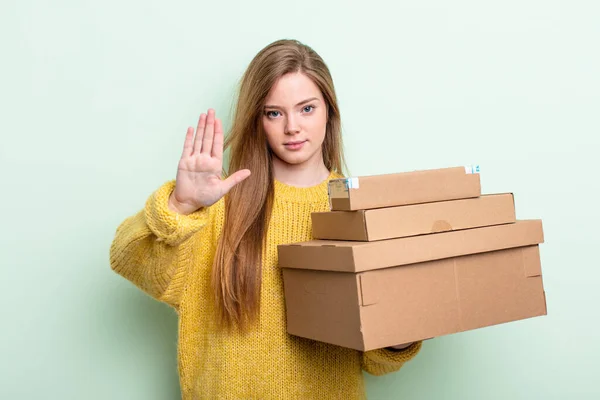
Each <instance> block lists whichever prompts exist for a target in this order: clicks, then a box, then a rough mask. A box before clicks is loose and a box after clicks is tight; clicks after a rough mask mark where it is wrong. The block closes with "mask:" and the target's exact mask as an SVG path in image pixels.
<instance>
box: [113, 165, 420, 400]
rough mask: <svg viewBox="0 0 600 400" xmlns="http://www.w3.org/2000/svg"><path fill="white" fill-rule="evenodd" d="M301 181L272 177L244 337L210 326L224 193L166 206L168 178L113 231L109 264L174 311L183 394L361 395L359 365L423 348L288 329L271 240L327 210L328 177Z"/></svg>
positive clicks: (304, 234)
mask: <svg viewBox="0 0 600 400" xmlns="http://www.w3.org/2000/svg"><path fill="white" fill-rule="evenodd" d="M335 177H338V175H336V174H333V173H332V174H330V176H329V178H328V179H327V180H325V181H324V182H322V183H321V184H319V185H316V186H313V187H309V188H298V187H293V186H289V185H286V184H283V183H281V182H279V181H275V201H274V204H273V211H272V215H271V221H270V223H269V227H268V233H267V235H268V237H267V246H266V248H265V250H264V253H263V254H264V256H263V266H262V286H261V309H260V322H259V324H258V326H257V327H256V328H255V329H254V330H253V331H251V332H250V333H248V334H241V333H237V332H233V333H224V332H221V331H219V330H218V329H217V327H216V324H215V320H216V309H215V304H214V301H213V296H212V292H211V287H210V276H211V268H212V261H213V257H214V254H215V250H216V246H217V241H218V238H219V235H220V232H221V229H222V226H223V219H224V202H223V199H221V200H220V201H218V202H217V203H215V204H214V205H212V206H211V207H208V208H205V209H201V210H198V211H196V212H194V213H193V214H190V215H185V216H184V215H180V214H177V213H174V212H172V211H171V210H170V209H169V208H168V206H167V203H168V199H169V196H170V195H171V193H172V191H173V189H174V187H175V182H174V181H169V182H167V183H165V184H164V185H163V186H161V187H160V188H159V189H158V190H157V191H156V192H154V193H153V194H152V195H151V196H150V197H149V198H148V200H147V202H146V205H145V207H144V209H142V210H141V211H139V212H138V213H137V214H135V215H133V216H131V217H129V218H127V219H126V220H125V221H123V222H122V223H121V225H120V226H119V227H118V228H117V231H116V235H115V238H114V240H113V243H112V245H111V249H110V263H111V267H112V269H113V270H114V271H115V272H116V273H118V274H120V275H121V276H123V277H124V278H126V279H128V280H129V281H131V282H132V283H133V284H135V285H136V286H137V287H139V288H140V289H141V290H143V291H144V292H146V293H147V294H149V295H150V296H152V297H153V298H155V299H156V300H159V301H162V302H165V303H167V304H169V305H171V306H172V307H173V308H174V309H175V310H176V311H177V313H178V316H179V339H178V366H179V377H180V385H181V392H182V398H183V399H184V400H192V399H261V400H270V399H278V400H281V399H303V400H311V399H319V400H321V399H344V400H352V399H365V398H366V395H365V390H364V384H363V376H362V371H363V370H364V371H366V372H367V373H370V374H372V375H384V374H387V373H390V372H393V371H397V370H399V369H400V368H401V367H402V365H403V364H404V363H406V362H407V361H409V360H411V359H412V358H413V357H414V356H415V355H416V354H417V353H418V352H419V350H420V349H421V345H422V342H416V343H414V344H413V345H411V346H409V347H408V348H406V349H404V350H402V351H391V350H387V349H379V350H372V351H367V352H361V351H357V350H353V349H348V348H343V347H339V346H335V345H330V344H327V343H322V342H318V341H313V340H309V339H304V338H300V337H297V336H293V335H289V334H288V333H287V332H286V328H285V327H286V320H285V303H284V297H283V296H284V292H283V279H282V274H281V269H280V268H279V267H278V262H277V261H278V260H277V245H278V244H287V243H294V242H301V241H306V240H310V239H312V229H311V218H310V214H311V212H315V211H327V210H329V203H328V196H327V181H328V180H329V179H332V178H335Z"/></svg>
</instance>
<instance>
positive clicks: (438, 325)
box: [279, 220, 546, 351]
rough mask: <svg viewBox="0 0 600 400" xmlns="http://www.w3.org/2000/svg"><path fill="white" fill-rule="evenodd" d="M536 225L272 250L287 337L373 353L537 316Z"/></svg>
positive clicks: (541, 299)
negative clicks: (281, 282)
mask: <svg viewBox="0 0 600 400" xmlns="http://www.w3.org/2000/svg"><path fill="white" fill-rule="evenodd" d="M542 242H543V232H542V224H541V221H540V220H525V221H517V222H515V223H513V224H506V225H497V226H489V227H481V228H473V229H466V230H461V231H451V232H442V233H434V234H429V235H422V236H414V237H405V238H399V239H390V240H383V241H378V242H370V243H364V242H337V243H332V241H328V240H325V241H323V240H315V241H310V242H306V243H300V244H290V245H282V246H279V260H280V266H281V267H282V268H283V279H284V288H285V302H286V313H287V331H288V333H290V334H293V335H297V336H301V337H305V338H309V339H313V340H318V341H322V342H327V343H332V344H336V345H339V346H344V347H349V348H354V349H357V350H362V351H366V350H372V349H377V348H383V347H386V346H393V345H398V344H401V343H407V342H413V341H417V340H423V339H428V338H432V337H439V336H442V335H447V334H453V333H458V332H463V331H465V330H471V329H477V328H482V327H486V326H491V325H497V324H502V323H506V322H510V321H517V320H522V319H525V318H531V317H536V316H541V315H545V314H546V297H545V292H544V287H543V282H542V272H541V263H540V254H539V244H540V243H542Z"/></svg>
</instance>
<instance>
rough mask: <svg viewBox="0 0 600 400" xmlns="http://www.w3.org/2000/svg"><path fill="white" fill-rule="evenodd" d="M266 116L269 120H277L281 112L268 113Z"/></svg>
mask: <svg viewBox="0 0 600 400" xmlns="http://www.w3.org/2000/svg"><path fill="white" fill-rule="evenodd" d="M265 115H266V116H267V118H277V116H278V115H279V111H267V112H266V113H265Z"/></svg>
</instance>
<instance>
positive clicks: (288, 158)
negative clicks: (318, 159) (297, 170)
mask: <svg viewBox="0 0 600 400" xmlns="http://www.w3.org/2000/svg"><path fill="white" fill-rule="evenodd" d="M275 155H276V156H277V158H279V159H280V160H281V161H283V162H284V163H286V164H290V165H301V164H304V163H305V162H307V161H309V160H310V159H311V158H312V157H313V156H314V154H306V153H289V152H284V153H283V154H275Z"/></svg>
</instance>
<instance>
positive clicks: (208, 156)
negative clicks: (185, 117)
mask: <svg viewBox="0 0 600 400" xmlns="http://www.w3.org/2000/svg"><path fill="white" fill-rule="evenodd" d="M222 170H223V127H222V124H221V121H220V120H219V119H217V118H215V111H214V110H212V109H209V110H208V115H207V114H202V115H200V120H199V121H198V127H197V128H196V137H195V138H194V128H192V127H189V128H188V130H187V133H186V135H185V142H184V145H183V153H182V155H181V159H180V160H179V165H178V166H177V177H176V180H175V190H174V191H173V194H172V195H171V197H170V199H169V207H170V208H171V209H173V210H174V211H176V212H179V213H181V214H190V213H192V212H194V211H196V210H198V209H200V208H202V207H208V206H210V205H212V204H214V203H216V202H217V201H218V200H219V199H220V198H221V197H223V196H225V195H226V194H227V193H228V192H229V191H230V190H231V188H233V187H234V186H235V185H237V184H238V183H240V182H241V181H243V180H244V179H246V178H247V177H248V176H250V171H249V170H247V169H243V170H240V171H236V172H235V173H234V174H231V175H230V176H229V177H228V178H227V179H221V171H222Z"/></svg>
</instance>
